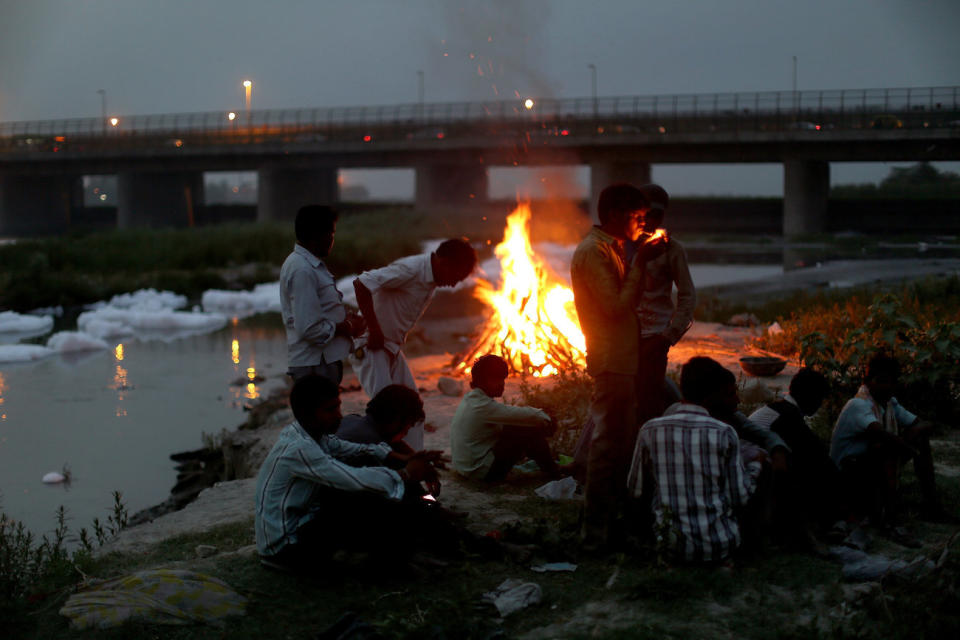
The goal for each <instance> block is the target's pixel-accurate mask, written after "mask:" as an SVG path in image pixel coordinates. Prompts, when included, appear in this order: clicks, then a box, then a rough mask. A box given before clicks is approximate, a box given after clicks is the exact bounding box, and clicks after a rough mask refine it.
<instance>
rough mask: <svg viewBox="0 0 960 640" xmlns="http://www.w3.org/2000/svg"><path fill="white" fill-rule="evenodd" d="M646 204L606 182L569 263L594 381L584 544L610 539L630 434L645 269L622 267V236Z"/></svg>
mask: <svg viewBox="0 0 960 640" xmlns="http://www.w3.org/2000/svg"><path fill="white" fill-rule="evenodd" d="M646 207H647V201H646V199H645V198H644V196H643V194H642V193H641V192H640V190H639V189H637V188H636V187H634V186H631V185H629V184H614V185H611V186H609V187H607V188H606V189H604V190H603V191H602V192H601V193H600V199H599V202H598V205H597V214H598V216H599V218H600V225H599V226H595V227H593V228H592V229H591V230H590V233H588V234H587V236H586V237H585V238H584V239H583V240H582V241H581V242H580V244H579V245H578V246H577V249H576V251H575V252H574V254H573V259H572V261H571V264H570V279H571V283H572V285H573V296H574V303H575V304H576V307H577V315H578V316H579V318H580V326H581V328H582V329H583V333H584V337H585V338H586V343H587V373H589V374H590V376H591V377H592V378H593V381H594V392H593V397H592V398H591V400H590V416H591V419H592V421H593V424H594V433H593V439H592V442H591V443H590V448H589V453H588V455H587V482H586V488H585V495H584V521H583V530H582V532H581V535H582V537H583V540H584V546H585V548H587V549H588V550H599V549H601V548H603V547H604V546H606V545H607V544H608V543H609V542H610V533H611V526H612V524H613V522H614V520H615V518H616V515H617V510H618V507H619V506H620V503H621V502H622V499H621V498H622V497H623V494H624V488H625V480H626V474H627V466H628V465H629V462H630V452H631V451H632V449H633V442H634V439H635V438H636V396H635V390H634V379H635V377H636V374H637V364H638V361H637V339H638V336H639V331H638V329H637V318H636V315H635V314H634V312H633V310H634V308H635V307H636V304H637V296H638V292H639V289H640V285H641V279H642V275H643V272H642V271H641V269H639V268H638V267H637V266H633V267H631V268H630V269H629V271H628V268H627V264H626V263H625V261H624V243H625V242H627V241H630V242H634V241H636V239H637V237H638V236H639V234H640V225H639V217H640V216H641V215H642V213H643V211H644V210H645V209H646ZM641 253H643V252H641ZM640 257H641V258H642V257H643V256H640ZM636 262H639V260H637V261H635V263H636Z"/></svg>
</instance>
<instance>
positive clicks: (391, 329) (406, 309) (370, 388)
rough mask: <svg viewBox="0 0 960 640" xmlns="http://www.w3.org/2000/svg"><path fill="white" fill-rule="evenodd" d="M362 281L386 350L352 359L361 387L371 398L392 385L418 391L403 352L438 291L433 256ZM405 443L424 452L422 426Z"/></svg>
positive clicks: (370, 273)
mask: <svg viewBox="0 0 960 640" xmlns="http://www.w3.org/2000/svg"><path fill="white" fill-rule="evenodd" d="M359 279H360V282H361V283H363V286H365V287H366V288H367V289H369V290H370V294H371V295H372V297H373V308H374V310H375V312H376V314H377V320H379V322H380V328H381V330H382V331H383V349H379V350H376V351H370V350H364V354H363V357H362V358H357V357H356V356H351V357H350V364H351V366H352V367H353V370H354V371H355V372H356V374H357V378H358V379H359V380H360V386H362V387H363V390H364V392H366V394H367V395H368V396H369V397H371V398H372V397H373V396H375V395H376V394H377V393H378V392H379V391H380V390H381V389H383V388H384V387H386V386H388V385H391V384H402V385H403V386H405V387H409V388H411V389H413V390H414V391H417V381H416V379H415V378H414V377H413V372H412V371H410V366H409V365H408V364H407V360H406V358H405V357H404V356H403V351H401V348H402V346H403V343H404V342H405V341H406V339H407V334H408V333H409V332H410V330H411V329H413V326H414V325H415V324H416V323H417V321H418V320H419V319H420V316H422V315H423V312H424V311H426V309H427V306H429V304H430V301H431V300H432V299H433V294H434V291H435V290H436V288H437V285H436V283H435V282H434V280H433V267H432V266H431V264H430V254H429V253H425V254H422V255H417V256H408V257H406V258H400V259H399V260H396V261H394V262H392V263H390V264H389V265H387V266H386V267H382V268H380V269H374V270H373V271H365V272H363V273H362V274H360V276H359ZM361 341H362V342H366V341H365V340H361ZM403 441H404V442H406V443H407V444H408V445H410V447H412V448H413V449H414V450H416V451H419V450H420V449H423V423H422V422H421V423H418V424H416V425H414V427H413V428H412V429H410V431H409V432H407V435H406V436H405V437H404V439H403Z"/></svg>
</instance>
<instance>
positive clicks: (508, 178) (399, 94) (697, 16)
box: [0, 0, 960, 196]
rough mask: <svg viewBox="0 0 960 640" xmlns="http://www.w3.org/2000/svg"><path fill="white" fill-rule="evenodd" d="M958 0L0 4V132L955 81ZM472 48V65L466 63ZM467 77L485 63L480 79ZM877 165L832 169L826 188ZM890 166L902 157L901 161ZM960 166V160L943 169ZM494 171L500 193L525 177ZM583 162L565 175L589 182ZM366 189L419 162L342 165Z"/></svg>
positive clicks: (753, 191)
mask: <svg viewBox="0 0 960 640" xmlns="http://www.w3.org/2000/svg"><path fill="white" fill-rule="evenodd" d="M958 28H960V2H957V1H956V0H929V1H921V0H886V1H881V0H872V1H871V0H831V1H825V0H807V1H805V2H797V1H796V0H793V1H790V2H787V1H783V0H724V1H723V2H718V1H717V0H713V1H700V0H660V1H642V0H595V1H594V2H584V1H583V0H550V1H548V0H476V1H473V2H467V1H464V0H460V1H458V2H445V1H443V0H313V1H305V0H283V1H274V2H264V1H263V0H260V1H251V0H189V1H188V0H163V1H161V0H153V1H146V0H0V121H15V120H37V119H47V118H70V117H95V116H98V115H99V113H100V108H101V103H100V100H101V96H100V94H98V93H97V90H98V89H103V90H104V91H105V92H106V96H107V103H108V111H110V113H111V114H115V115H127V114H147V113H175V112H192V111H215V110H224V111H226V110H230V109H234V110H238V109H241V108H242V107H243V100H244V96H243V88H242V85H241V83H242V81H243V80H244V79H250V80H252V81H253V83H254V85H253V90H252V102H253V108H254V109H267V108H298V107H321V106H350V105H380V104H399V103H412V102H416V100H417V96H418V73H417V72H418V71H422V72H423V84H424V94H425V99H426V101H428V102H435V101H436V102H442V101H462V100H496V99H499V98H504V97H510V96H511V95H514V92H517V93H519V94H521V95H524V96H527V95H531V96H540V97H586V96H589V95H590V91H591V87H590V84H591V71H590V69H589V68H588V65H590V64H592V65H595V67H596V69H597V72H596V73H597V89H598V94H599V95H602V96H607V95H610V96H612V95H652V94H672V93H709V92H730V91H767V90H790V89H791V87H792V82H793V57H794V56H796V59H797V65H796V68H797V87H798V89H800V90H816V89H840V88H843V89H862V88H885V87H890V88H893V87H926V86H953V85H960V38H957V37H956V34H957V32H958ZM471 56H472V57H471ZM478 67H480V69H481V70H484V71H486V72H485V73H484V74H483V75H480V73H479V72H478ZM890 166H893V165H888V164H883V163H873V164H867V165H863V164H846V163H834V164H833V165H832V166H831V171H832V173H831V176H832V181H833V182H834V183H838V182H862V181H867V180H872V181H877V180H879V179H881V178H882V177H883V176H885V175H886V174H887V173H888V172H889V169H890ZM898 166H901V165H898ZM939 166H941V167H942V168H945V169H949V170H957V168H956V167H957V166H960V163H944V164H942V165H939ZM520 173H522V174H524V175H522V176H521V177H520V178H519V179H518V178H517V177H516V176H517V174H514V173H512V172H511V171H509V170H506V169H503V170H494V171H493V173H492V175H491V183H492V184H491V195H494V196H496V195H502V194H501V193H498V192H503V191H507V192H509V191H510V190H511V189H515V188H516V183H517V182H518V180H519V181H520V182H523V181H527V182H529V181H536V179H537V178H536V176H535V175H533V174H532V173H531V172H520ZM586 175H587V174H586V170H581V171H576V172H574V174H573V176H574V179H575V180H576V181H579V182H581V183H583V184H585V181H586V177H585V176H586ZM345 177H346V179H347V181H348V182H365V183H368V186H370V187H371V191H372V192H373V193H374V194H375V195H386V196H389V195H391V192H392V191H396V192H397V194H396V195H403V194H401V193H400V192H405V191H412V180H413V178H412V171H399V172H398V171H393V172H360V171H351V172H346V174H345ZM653 178H654V179H655V180H657V181H658V182H661V183H662V184H663V185H664V186H665V187H667V188H668V190H670V191H671V192H672V193H677V194H687V195H692V194H747V195H779V194H780V193H782V185H783V178H782V169H781V167H780V166H779V165H720V166H710V165H695V166H666V165H654V167H653Z"/></svg>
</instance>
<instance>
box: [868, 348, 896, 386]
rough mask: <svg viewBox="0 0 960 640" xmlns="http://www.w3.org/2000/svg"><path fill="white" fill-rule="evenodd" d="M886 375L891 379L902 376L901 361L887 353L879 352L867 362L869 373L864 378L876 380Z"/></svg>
mask: <svg viewBox="0 0 960 640" xmlns="http://www.w3.org/2000/svg"><path fill="white" fill-rule="evenodd" d="M881 376H886V377H888V378H890V379H891V380H896V379H897V378H899V377H900V361H899V360H897V359H896V358H894V357H893V356H891V355H888V354H886V353H878V354H876V355H874V356H873V357H872V358H870V361H869V362H867V373H866V375H865V376H864V377H863V379H864V380H876V379H877V378H879V377H881Z"/></svg>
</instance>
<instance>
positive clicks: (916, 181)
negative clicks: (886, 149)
mask: <svg viewBox="0 0 960 640" xmlns="http://www.w3.org/2000/svg"><path fill="white" fill-rule="evenodd" d="M958 196H960V174H957V173H954V172H952V171H940V170H938V169H937V168H936V167H934V166H933V165H931V164H930V163H929V162H918V163H917V164H914V165H911V166H909V167H893V168H892V169H890V174H889V175H888V176H887V177H886V178H884V179H883V180H882V181H880V184H873V183H872V182H870V183H865V184H838V185H835V186H833V187H832V188H831V189H830V197H831V198H871V197H874V198H875V197H883V198H955V197H958Z"/></svg>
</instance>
